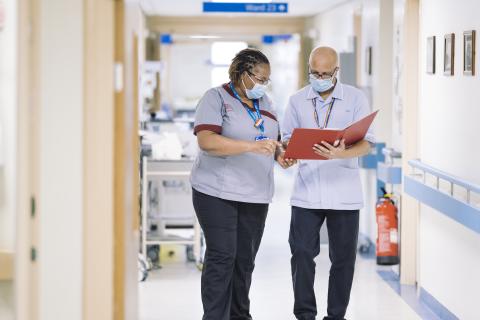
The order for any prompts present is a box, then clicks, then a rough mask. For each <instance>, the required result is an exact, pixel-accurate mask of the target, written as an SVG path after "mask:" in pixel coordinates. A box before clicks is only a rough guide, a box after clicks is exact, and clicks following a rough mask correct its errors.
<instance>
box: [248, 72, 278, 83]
mask: <svg viewBox="0 0 480 320" xmlns="http://www.w3.org/2000/svg"><path fill="white" fill-rule="evenodd" d="M247 73H248V74H249V75H251V76H252V77H254V78H255V80H257V82H258V83H260V84H261V85H264V86H268V85H269V84H270V83H271V82H272V81H271V80H270V79H267V80H263V79H261V78H259V77H258V76H257V75H255V74H254V73H252V72H250V71H247Z"/></svg>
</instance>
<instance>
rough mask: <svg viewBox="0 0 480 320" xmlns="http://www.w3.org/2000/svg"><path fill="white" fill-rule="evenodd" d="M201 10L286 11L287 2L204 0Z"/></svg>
mask: <svg viewBox="0 0 480 320" xmlns="http://www.w3.org/2000/svg"><path fill="white" fill-rule="evenodd" d="M203 12H243V13H288V3H286V2H269V3H256V2H255V3H251V2H242V3H240V2H234V3H232V2H204V3H203Z"/></svg>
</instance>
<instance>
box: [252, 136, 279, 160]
mask: <svg viewBox="0 0 480 320" xmlns="http://www.w3.org/2000/svg"><path fill="white" fill-rule="evenodd" d="M281 146H282V145H281V143H280V142H278V141H275V140H271V139H267V140H260V141H254V142H251V143H250V148H249V151H250V152H253V153H257V154H263V155H266V156H269V155H273V154H274V153H275V150H277V147H281Z"/></svg>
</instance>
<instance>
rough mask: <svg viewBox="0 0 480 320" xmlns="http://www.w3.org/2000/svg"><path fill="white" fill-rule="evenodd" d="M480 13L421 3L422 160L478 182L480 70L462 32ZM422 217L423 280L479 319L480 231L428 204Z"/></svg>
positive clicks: (467, 2) (466, 6)
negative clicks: (447, 39)
mask: <svg viewBox="0 0 480 320" xmlns="http://www.w3.org/2000/svg"><path fill="white" fill-rule="evenodd" d="M479 11H480V3H479V2H478V1H475V0H464V1H454V0H444V1H435V0H422V1H421V2H420V19H421V20H420V23H421V25H420V47H421V52H420V61H421V64H420V72H421V73H420V74H421V77H420V95H419V105H420V137H419V143H420V158H421V160H422V161H424V162H425V163H427V164H429V165H432V166H434V167H436V168H438V169H440V170H443V171H446V172H449V173H451V174H453V175H456V176H458V177H460V178H463V179H466V180H467V181H470V182H473V183H476V184H480V170H479V166H478V164H479V163H480V150H479V149H478V148H477V147H476V146H478V143H476V142H474V140H472V139H471V138H473V137H475V136H477V135H478V119H480V109H479V108H478V106H477V104H478V101H480V91H479V90H478V88H479V86H480V78H479V75H478V71H477V75H476V76H473V77H471V76H464V75H463V74H462V69H463V32H464V31H467V30H472V29H475V30H477V33H478V32H479V31H480V20H479V19H478V15H477V12H479ZM451 32H454V33H455V36H456V40H455V48H456V49H455V75H454V76H452V77H448V76H444V75H443V37H444V35H445V34H447V33H451ZM428 36H436V37H437V55H436V58H437V64H436V69H437V72H436V74H434V75H428V74H426V72H425V70H426V50H425V47H426V38H427V37H428ZM477 38H478V37H477ZM476 49H477V53H478V50H479V46H478V42H477V46H476ZM477 63H478V58H477ZM447 146H451V147H447ZM459 193H460V194H459V195H460V196H461V195H462V194H461V191H459ZM477 200H478V199H477ZM420 217H421V218H420V233H419V234H420V248H419V249H420V252H419V259H420V263H419V265H420V270H419V271H420V274H419V283H420V285H421V286H422V287H424V288H425V289H426V290H427V291H429V292H430V293H431V294H432V295H433V296H434V297H435V298H437V299H438V300H439V301H440V302H441V303H443V304H444V305H445V306H446V307H447V308H449V309H450V310H451V311H452V312H453V313H455V314H456V315H457V316H458V317H459V318H461V319H475V318H478V288H479V287H480V275H479V274H478V273H476V272H472V270H477V269H479V268H480V254H479V252H480V236H479V235H478V234H475V233H473V232H472V231H470V230H468V229H466V228H465V227H463V226H461V225H458V224H457V223H456V222H454V221H452V220H450V219H448V218H445V217H444V216H442V215H441V214H439V213H438V212H435V211H434V210H432V209H430V208H426V207H422V208H421V213H420ZM440 262H441V263H440Z"/></svg>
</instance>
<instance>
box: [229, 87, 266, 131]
mask: <svg viewBox="0 0 480 320" xmlns="http://www.w3.org/2000/svg"><path fill="white" fill-rule="evenodd" d="M230 89H231V90H232V92H233V95H234V96H235V98H237V100H238V101H240V103H241V104H242V106H243V107H244V108H245V110H247V112H248V114H249V115H250V118H252V120H253V123H254V124H256V123H257V121H258V120H259V119H262V114H261V113H260V105H259V103H258V99H255V100H252V101H253V107H254V108H255V112H256V114H255V113H254V112H253V111H252V110H251V109H250V108H249V107H248V106H246V105H245V103H243V101H242V99H241V98H240V95H239V94H238V93H237V91H236V90H235V88H234V87H233V83H232V82H230ZM258 128H259V129H260V132H261V133H262V135H263V133H264V132H265V127H264V126H263V123H262V124H261V125H260V126H259V127H258Z"/></svg>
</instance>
